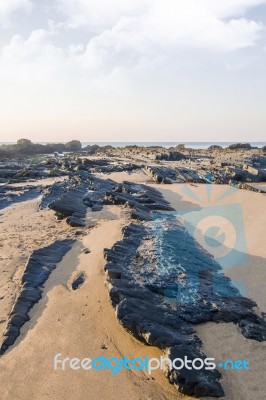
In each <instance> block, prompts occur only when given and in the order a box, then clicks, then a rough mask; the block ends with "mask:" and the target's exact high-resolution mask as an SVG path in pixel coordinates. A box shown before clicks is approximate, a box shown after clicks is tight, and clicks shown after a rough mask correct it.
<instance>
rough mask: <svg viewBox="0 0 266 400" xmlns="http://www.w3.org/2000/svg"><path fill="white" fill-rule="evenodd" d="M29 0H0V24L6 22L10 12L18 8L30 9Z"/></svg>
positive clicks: (30, 3) (10, 14)
mask: <svg viewBox="0 0 266 400" xmlns="http://www.w3.org/2000/svg"><path fill="white" fill-rule="evenodd" d="M31 7H32V2H31V0H0V24H1V25H6V24H8V22H9V20H10V17H11V16H12V14H13V13H14V12H16V11H18V10H25V11H27V12H28V11H30V9H31Z"/></svg>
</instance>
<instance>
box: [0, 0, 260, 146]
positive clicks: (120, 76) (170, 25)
mask: <svg viewBox="0 0 266 400" xmlns="http://www.w3.org/2000/svg"><path fill="white" fill-rule="evenodd" d="M265 39H266V0H42V1H40V0H0V141H2V142H3V141H8V142H9V141H10V142H11V141H16V140H17V139H19V138H22V137H24V138H28V139H31V140H32V141H39V142H45V141H68V140H71V139H79V140H81V141H88V142H90V141H92V142H93V141H97V142H99V141H123V142H124V141H130V142H134V141H136V142H139V141H154V142H158V141H176V142H183V141H186V142H187V141H214V142H216V141H230V142H231V141H236V142H237V141H266V111H265V110H266V40H265Z"/></svg>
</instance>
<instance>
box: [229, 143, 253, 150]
mask: <svg viewBox="0 0 266 400" xmlns="http://www.w3.org/2000/svg"><path fill="white" fill-rule="evenodd" d="M227 148H228V149H229V150H251V149H252V147H251V145H250V144H249V143H234V144H230V146H228V147H227Z"/></svg>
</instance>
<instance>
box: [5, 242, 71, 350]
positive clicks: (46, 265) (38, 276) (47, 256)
mask: <svg viewBox="0 0 266 400" xmlns="http://www.w3.org/2000/svg"><path fill="white" fill-rule="evenodd" d="M73 242H74V241H73V240H72V239H66V240H58V241H55V242H54V243H52V244H51V245H50V246H47V247H44V248H42V249H38V250H36V251H34V252H33V253H32V255H31V256H30V257H29V260H28V262H27V264H26V267H25V271H24V274H23V277H22V281H21V290H20V292H19V295H18V297H17V299H16V301H15V304H14V306H13V308H12V310H11V313H10V317H9V321H8V323H7V327H6V332H5V334H4V341H3V343H2V345H1V347H0V355H2V354H4V353H5V352H6V350H7V349H8V348H9V347H10V346H12V345H13V344H14V343H15V341H16V339H17V338H18V337H19V335H20V329H21V327H22V326H23V325H24V324H25V322H26V321H28V320H29V319H30V318H29V312H30V310H31V308H32V307H33V306H34V304H35V303H37V302H38V301H39V300H40V299H41V298H42V290H43V285H44V283H45V281H46V280H47V279H48V277H49V275H50V274H51V272H52V271H53V270H54V269H55V268H56V265H57V263H59V261H61V260H62V258H63V257H64V255H65V254H66V253H67V252H68V251H69V250H70V248H71V246H72V245H73Z"/></svg>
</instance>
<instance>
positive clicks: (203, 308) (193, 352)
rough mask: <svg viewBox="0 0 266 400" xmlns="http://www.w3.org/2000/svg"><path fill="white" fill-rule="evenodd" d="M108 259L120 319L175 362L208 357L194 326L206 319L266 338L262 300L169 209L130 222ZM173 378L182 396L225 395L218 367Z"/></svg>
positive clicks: (179, 372) (173, 373)
mask: <svg viewBox="0 0 266 400" xmlns="http://www.w3.org/2000/svg"><path fill="white" fill-rule="evenodd" d="M105 258H106V260H107V264H106V266H105V270H106V272H107V275H108V281H109V290H110V292H109V295H110V300H111V303H112V305H113V307H115V309H116V313H117V317H118V318H119V320H120V322H121V324H122V325H123V326H124V327H125V329H126V330H128V331H129V332H130V333H132V334H133V335H134V336H135V337H136V338H138V339H139V340H141V341H143V342H145V343H147V344H149V345H152V346H157V347H159V348H160V349H162V350H163V351H164V352H165V354H166V355H168V357H170V358H171V359H174V358H182V357H183V358H184V356H185V355H186V356H188V358H190V359H195V358H200V359H204V358H205V355H204V354H203V353H202V351H201V349H200V347H201V342H200V340H199V338H198V337H197V336H196V335H195V332H194V329H193V327H192V326H193V325H197V324H202V323H205V322H208V321H214V322H234V323H235V324H237V325H238V326H239V327H240V329H241V331H242V334H243V335H244V336H245V337H246V338H248V339H254V340H258V341H262V340H266V322H265V321H264V320H263V319H262V318H261V317H259V316H258V315H256V313H255V312H254V311H253V308H255V307H256V304H255V303H254V302H253V301H251V300H249V299H247V298H244V297H242V296H241V295H240V293H239V291H238V290H237V289H236V288H235V287H234V286H232V284H231V281H230V279H229V278H227V277H225V276H224V275H223V274H222V273H221V267H220V265H219V264H218V263H217V262H216V261H215V260H214V259H213V257H212V256H210V255H209V254H208V253H206V251H205V250H203V249H202V248H201V247H200V246H199V245H198V244H197V242H196V241H195V240H194V239H193V238H192V237H191V236H190V235H189V234H188V232H187V231H186V230H185V228H184V227H182V226H181V225H180V224H179V223H178V222H177V221H176V219H175V218H174V219H173V217H172V216H171V214H170V216H169V215H168V216H167V214H155V215H154V223H150V222H146V223H142V224H141V225H138V224H131V225H129V226H127V227H126V228H125V229H123V238H122V240H121V241H119V242H117V243H116V244H115V245H114V246H113V247H112V249H109V250H105ZM176 306H177V307H176ZM167 376H168V378H169V380H170V382H171V383H174V384H176V385H177V386H178V387H179V390H180V391H181V392H182V393H184V394H187V395H194V396H216V397H221V396H223V390H222V388H221V386H220V384H219V382H218V379H219V378H220V373H219V372H218V371H216V370H205V369H202V370H195V369H193V370H191V371H189V370H187V369H185V368H183V369H181V370H175V369H172V370H169V371H168V373H167Z"/></svg>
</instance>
